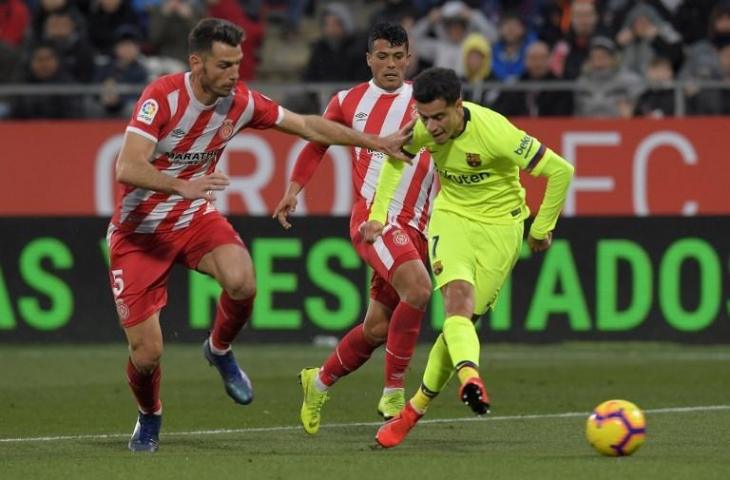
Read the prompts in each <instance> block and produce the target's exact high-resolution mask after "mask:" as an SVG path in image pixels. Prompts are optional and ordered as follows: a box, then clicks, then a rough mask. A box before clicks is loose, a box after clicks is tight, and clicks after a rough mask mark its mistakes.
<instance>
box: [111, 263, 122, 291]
mask: <svg viewBox="0 0 730 480" xmlns="http://www.w3.org/2000/svg"><path fill="white" fill-rule="evenodd" d="M123 291H124V279H123V278H122V269H121V268H120V269H119V270H112V293H114V298H117V297H118V296H119V295H121V294H122V292H123Z"/></svg>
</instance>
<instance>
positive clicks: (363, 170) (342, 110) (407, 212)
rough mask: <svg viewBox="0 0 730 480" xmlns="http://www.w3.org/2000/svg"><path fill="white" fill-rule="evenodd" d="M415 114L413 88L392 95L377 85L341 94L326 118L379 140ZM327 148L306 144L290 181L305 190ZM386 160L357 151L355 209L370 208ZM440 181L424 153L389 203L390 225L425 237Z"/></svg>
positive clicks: (408, 168) (409, 168) (368, 84)
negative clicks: (421, 233)
mask: <svg viewBox="0 0 730 480" xmlns="http://www.w3.org/2000/svg"><path fill="white" fill-rule="evenodd" d="M413 115H415V108H414V100H413V86H412V85H411V84H410V83H405V84H403V85H402V86H401V87H400V88H399V89H398V90H395V91H393V92H388V91H386V90H383V89H382V88H380V87H378V86H377V85H375V83H374V82H373V81H372V80H371V81H369V82H366V83H361V84H359V85H357V86H355V87H353V88H351V89H349V90H341V91H340V92H338V93H337V94H336V95H335V96H334V97H332V100H330V103H329V105H328V106H327V110H326V111H325V113H324V116H325V118H328V119H329V120H333V121H335V122H338V123H341V124H343V125H347V126H349V127H352V128H353V129H355V130H359V131H361V132H365V133H371V134H375V135H388V134H391V133H393V132H395V131H397V130H398V129H399V128H401V127H402V126H403V125H405V124H406V123H408V121H410V120H411V118H413ZM326 149H327V146H326V145H318V144H314V143H309V144H307V146H306V147H305V148H304V149H303V150H302V153H301V154H300V155H299V158H297V162H296V164H295V166H294V169H293V170H292V175H291V180H292V181H295V182H297V183H298V184H300V185H305V184H306V183H307V182H308V181H309V179H310V178H311V175H312V173H313V172H314V169H315V168H316V167H317V165H318V163H319V161H320V160H321V159H322V156H323V155H324V153H325V151H326ZM384 161H385V155H383V154H382V153H380V152H374V151H372V150H369V149H366V148H361V147H354V148H353V169H352V181H353V187H354V190H355V192H356V195H357V200H356V204H355V210H356V209H358V208H366V209H367V210H369V209H370V206H371V205H372V203H373V199H374V197H375V189H376V187H377V183H378V176H379V175H380V169H381V168H382V166H383V162H384ZM435 181H437V180H436V176H435V175H434V167H433V162H432V161H431V157H430V155H429V154H428V152H426V151H425V150H422V151H421V152H420V153H419V155H418V156H417V157H416V158H414V159H413V164H412V165H406V168H405V170H404V172H403V176H402V177H401V181H400V184H399V185H398V189H397V190H396V191H395V195H394V197H393V199H392V201H391V203H390V208H389V210H388V221H389V222H390V223H394V224H397V225H399V226H401V227H403V226H406V225H410V226H412V227H413V228H416V229H418V230H419V231H421V232H423V233H424V234H425V232H426V227H427V225H428V219H429V216H430V214H431V206H432V205H433V197H434V196H435V194H436V190H437V189H438V184H436V185H434V182H435ZM355 210H353V211H355Z"/></svg>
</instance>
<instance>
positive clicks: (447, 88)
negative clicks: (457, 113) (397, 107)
mask: <svg viewBox="0 0 730 480" xmlns="http://www.w3.org/2000/svg"><path fill="white" fill-rule="evenodd" d="M460 97H461V81H460V80H459V77H457V76H456V72H454V71H453V70H452V69H450V68H437V67H433V68H429V69H427V70H424V71H422V72H421V73H419V74H418V76H416V78H415V79H414V80H413V98H415V99H416V101H417V102H420V103H431V102H433V101H434V100H436V99H439V98H443V99H444V100H445V101H446V104H447V105H453V104H454V103H456V101H457V100H458V99H459V98H460Z"/></svg>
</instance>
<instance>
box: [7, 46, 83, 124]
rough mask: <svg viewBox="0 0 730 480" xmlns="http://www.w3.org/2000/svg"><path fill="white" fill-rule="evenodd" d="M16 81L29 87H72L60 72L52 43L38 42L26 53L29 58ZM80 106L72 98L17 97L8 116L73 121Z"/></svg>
mask: <svg viewBox="0 0 730 480" xmlns="http://www.w3.org/2000/svg"><path fill="white" fill-rule="evenodd" d="M20 81H21V82H22V83H27V84H30V85H41V84H44V85H63V84H70V83H74V79H73V77H71V75H69V74H68V73H67V72H66V71H64V67H63V63H62V62H61V57H60V56H59V54H58V52H57V51H56V49H55V45H54V44H53V43H52V42H48V41H41V42H39V43H37V44H35V45H34V46H33V47H32V49H31V51H30V58H29V61H28V64H27V65H26V68H25V71H24V72H23V74H22V76H21V78H20ZM80 114H81V108H80V102H79V99H78V98H77V97H74V96H61V95H50V94H49V95H20V96H18V97H16V98H15V99H14V101H13V105H12V112H11V116H12V117H13V118H17V119H33V118H77V117H79V116H80Z"/></svg>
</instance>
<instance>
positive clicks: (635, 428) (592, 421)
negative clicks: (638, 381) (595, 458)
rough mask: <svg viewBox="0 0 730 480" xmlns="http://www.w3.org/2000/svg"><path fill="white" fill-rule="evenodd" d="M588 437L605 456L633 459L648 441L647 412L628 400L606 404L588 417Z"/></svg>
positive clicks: (598, 407)
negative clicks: (635, 453) (645, 413)
mask: <svg viewBox="0 0 730 480" xmlns="http://www.w3.org/2000/svg"><path fill="white" fill-rule="evenodd" d="M586 437H587V438H588V442H590V444H591V446H592V447H593V448H595V449H596V450H598V452H600V453H602V454H603V455H607V456H611V457H622V456H625V455H631V454H632V453H634V452H635V451H636V450H638V449H639V447H640V446H641V445H643V444H644V440H646V420H645V419H644V412H642V411H641V410H640V409H639V407H637V406H636V405H634V404H633V403H631V402H627V401H626V400H608V401H605V402H603V403H602V404H600V405H598V406H597V407H596V408H595V409H594V410H593V413H592V414H591V416H590V417H588V421H587V422H586Z"/></svg>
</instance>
